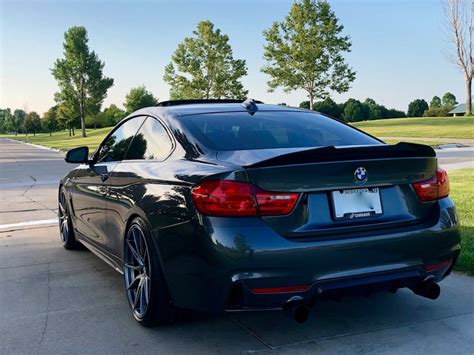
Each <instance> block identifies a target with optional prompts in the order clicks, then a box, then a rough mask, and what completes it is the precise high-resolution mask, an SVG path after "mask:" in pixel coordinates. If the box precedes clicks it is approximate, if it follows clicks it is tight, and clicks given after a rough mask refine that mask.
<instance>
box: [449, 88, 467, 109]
mask: <svg viewBox="0 0 474 355" xmlns="http://www.w3.org/2000/svg"><path fill="white" fill-rule="evenodd" d="M457 104H458V102H457V101H456V96H454V95H453V94H452V93H450V92H447V93H446V94H444V95H443V106H444V107H445V108H447V109H448V111H451V110H452V109H453V108H454V106H456V105H457ZM466 112H467V111H466Z"/></svg>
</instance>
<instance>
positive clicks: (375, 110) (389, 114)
mask: <svg viewBox="0 0 474 355" xmlns="http://www.w3.org/2000/svg"><path fill="white" fill-rule="evenodd" d="M300 107H301V108H305V109H309V101H303V102H301V103H300ZM313 110H315V111H318V112H321V113H324V114H326V115H329V116H331V117H335V118H339V119H344V120H346V121H350V122H356V121H361V120H367V119H369V120H376V119H384V118H401V117H406V114H405V112H403V111H399V110H395V109H387V108H386V107H385V106H383V105H379V104H377V103H376V102H375V100H374V99H371V98H367V99H365V101H364V102H360V101H358V100H355V99H349V100H347V101H346V102H345V103H341V104H337V103H335V102H334V101H333V100H332V99H331V98H329V97H327V98H326V99H324V100H322V101H316V102H315V103H314V104H313Z"/></svg>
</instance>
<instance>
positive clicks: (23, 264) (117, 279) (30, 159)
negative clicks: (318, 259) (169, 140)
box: [0, 139, 474, 354]
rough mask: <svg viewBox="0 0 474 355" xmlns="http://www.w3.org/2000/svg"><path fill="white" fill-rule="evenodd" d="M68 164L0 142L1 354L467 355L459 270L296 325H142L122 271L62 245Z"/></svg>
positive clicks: (470, 333)
mask: <svg viewBox="0 0 474 355" xmlns="http://www.w3.org/2000/svg"><path fill="white" fill-rule="evenodd" d="M459 162H461V161H459V159H458V160H457V161H456V163H459ZM450 164H451V163H450ZM69 168H70V166H67V165H66V164H65V163H64V161H63V160H62V154H59V153H55V152H52V151H49V150H45V149H39V148H35V147H32V146H29V145H25V144H22V143H16V142H11V141H7V140H4V139H0V282H1V285H2V287H0V354H9V353H39V354H49V353H68V354H73V353H81V354H84V353H115V354H117V353H130V352H141V353H163V354H173V353H180V354H182V353H193V354H198V353H226V354H232V353H247V352H262V353H266V352H268V353H288V354H297V353H301V354H303V353H314V352H323V353H377V354H379V353H385V354H392V353H393V354H395V353H397V354H399V353H415V354H424V353H430V354H445V353H450V354H467V353H472V349H473V347H474V279H473V278H469V277H466V276H463V275H461V274H457V273H454V274H453V275H451V276H450V277H449V278H447V279H446V280H444V281H443V282H442V283H441V288H442V295H441V297H440V298H439V299H438V300H436V301H431V300H427V299H424V298H421V297H418V296H415V295H414V294H412V293H411V292H410V291H406V290H402V291H399V292H398V293H396V294H394V295H393V294H389V293H384V294H378V295H374V296H372V297H370V298H360V299H359V298H356V299H346V300H343V301H342V302H341V303H336V302H331V301H327V302H321V303H320V304H318V305H317V306H316V307H315V309H314V310H313V311H312V314H311V318H310V320H309V321H308V322H307V323H305V324H303V325H299V324H296V323H294V322H292V321H290V320H287V319H286V318H285V317H284V316H283V315H282V314H281V313H279V312H257V313H250V312H247V313H239V314H235V313H234V314H228V315H221V316H210V315H206V314H198V313H193V314H192V315H191V316H189V317H188V318H186V319H182V320H180V321H178V322H177V323H175V324H173V325H170V326H167V327H162V328H154V329H146V328H143V327H141V326H140V325H138V324H136V322H135V321H134V320H133V318H132V316H131V315H130V313H129V310H128V305H127V301H126V298H125V293H124V289H123V280H122V277H121V276H120V275H119V274H118V273H116V272H115V271H114V270H112V269H111V268H110V267H109V266H108V265H106V264H104V263H103V262H102V261H101V260H99V259H98V258H97V257H95V256H94V255H93V254H92V253H90V252H88V251H86V250H82V251H67V250H65V249H63V248H62V247H61V245H60V242H59V235H58V230H57V226H56V225H51V223H52V221H54V219H55V218H56V204H57V202H56V187H57V182H58V180H59V178H60V176H62V175H64V173H65V172H66V171H67V170H68V169H69ZM38 221H43V223H45V224H38ZM44 221H46V222H44ZM48 221H49V222H48Z"/></svg>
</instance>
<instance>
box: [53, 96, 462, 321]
mask: <svg viewBox="0 0 474 355" xmlns="http://www.w3.org/2000/svg"><path fill="white" fill-rule="evenodd" d="M66 161H68V162H70V163H76V164H80V165H78V166H77V167H76V168H74V169H73V170H71V172H70V173H69V174H67V175H66V176H65V177H64V178H63V179H62V180H61V183H60V186H59V217H60V231H61V238H62V242H63V245H64V247H65V248H66V249H74V248H76V247H77V246H78V244H83V245H84V246H86V247H87V248H88V249H90V250H91V251H93V252H94V253H95V254H97V255H98V256H99V257H100V258H102V259H103V260H104V261H106V262H107V263H109V264H110V265H111V266H112V267H114V268H115V269H116V270H117V271H118V272H120V273H122V274H123V275H124V280H125V292H126V294H127V298H128V302H129V304H130V308H131V310H132V313H133V316H134V317H135V319H136V320H137V321H138V322H140V323H141V324H143V325H147V326H148V325H153V324H159V323H164V322H169V321H171V320H172V319H173V317H174V315H175V311H176V309H178V308H185V309H195V310H203V311H210V312H222V311H239V310H252V309H283V311H284V312H285V313H286V314H287V315H289V316H290V317H292V318H294V319H296V320H297V321H299V322H303V321H305V320H306V319H307V317H308V315H309V307H311V306H312V305H314V304H315V303H316V302H318V301H319V300H321V299H323V298H334V299H341V298H343V297H346V296H354V295H369V294H370V293H372V292H376V291H390V292H396V291H397V289H399V288H404V287H408V288H410V289H411V290H412V291H413V292H414V293H415V294H417V295H420V296H423V297H427V298H431V299H436V298H437V297H438V296H439V293H440V288H439V286H438V285H437V283H438V282H439V281H441V280H442V279H443V278H444V277H446V276H447V275H448V274H449V273H450V271H451V269H452V268H453V266H454V264H455V262H456V259H457V257H458V255H459V251H460V247H459V243H460V236H459V230H458V219H457V215H456V209H455V207H454V204H453V202H452V201H451V199H450V198H449V197H448V195H449V182H448V176H447V174H446V171H444V170H443V169H441V168H440V167H438V162H437V159H436V156H435V153H434V151H433V150H432V149H431V148H430V147H428V146H424V145H418V144H409V143H399V144H396V145H387V144H385V143H383V142H382V141H380V140H378V139H377V138H374V137H372V136H370V135H367V134H366V133H364V132H361V131H359V130H357V129H355V128H353V127H351V126H349V125H347V124H345V123H343V122H340V121H338V120H335V119H332V118H329V117H326V116H324V115H321V114H319V113H316V112H312V111H307V110H301V109H295V108H289V107H284V106H275V105H264V104H262V103H260V102H255V101H253V100H247V101H245V102H239V101H232V100H220V101H219V100H194V101H167V102H162V103H160V104H158V105H157V106H156V107H150V108H146V109H142V110H139V111H137V112H134V113H133V114H131V115H129V116H128V117H127V118H125V119H124V120H123V121H122V122H120V123H119V124H118V125H117V126H116V127H115V128H114V129H113V130H112V131H111V133H110V134H109V135H108V136H107V137H106V138H105V140H104V141H103V142H102V144H101V145H100V147H99V148H98V149H97V151H96V152H95V153H94V154H93V155H92V156H89V152H88V149H87V148H86V147H80V148H76V149H73V150H71V151H69V152H68V153H67V155H66Z"/></svg>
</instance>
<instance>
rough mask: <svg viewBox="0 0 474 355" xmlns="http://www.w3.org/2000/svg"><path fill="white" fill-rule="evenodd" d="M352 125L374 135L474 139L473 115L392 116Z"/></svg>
mask: <svg viewBox="0 0 474 355" xmlns="http://www.w3.org/2000/svg"><path fill="white" fill-rule="evenodd" d="M353 125H354V126H355V127H357V128H359V129H362V130H363V131H366V132H368V133H370V134H372V135H374V136H376V137H413V138H420V137H424V138H470V139H474V117H421V118H394V119H386V120H375V121H364V122H356V123H354V124H353Z"/></svg>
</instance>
